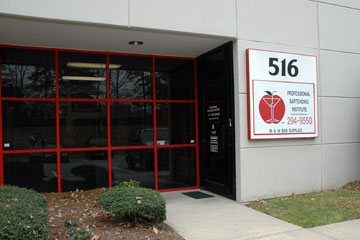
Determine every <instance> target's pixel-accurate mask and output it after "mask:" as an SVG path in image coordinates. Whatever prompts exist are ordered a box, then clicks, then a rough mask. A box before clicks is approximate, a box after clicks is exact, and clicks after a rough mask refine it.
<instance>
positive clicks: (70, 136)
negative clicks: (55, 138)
mask: <svg viewBox="0 0 360 240" xmlns="http://www.w3.org/2000/svg"><path fill="white" fill-rule="evenodd" d="M106 119H107V118H106V103H105V102H61V103H60V145H61V147H63V148H79V147H87V148H89V147H107V120H106Z"/></svg>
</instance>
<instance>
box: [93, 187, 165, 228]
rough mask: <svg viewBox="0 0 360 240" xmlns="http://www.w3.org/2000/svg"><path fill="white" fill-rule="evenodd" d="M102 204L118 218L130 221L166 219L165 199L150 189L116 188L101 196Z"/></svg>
mask: <svg viewBox="0 0 360 240" xmlns="http://www.w3.org/2000/svg"><path fill="white" fill-rule="evenodd" d="M100 203H101V205H103V206H104V208H105V209H106V210H107V211H109V212H112V213H114V214H115V216H116V217H118V218H124V219H127V220H129V221H135V222H138V221H150V222H162V221H164V220H165V219H166V207H165V201H164V199H163V198H162V196H160V194H159V193H158V192H156V191H154V190H152V189H149V188H141V187H121V186H116V187H113V188H111V189H109V190H108V191H107V192H105V193H103V194H102V195H100Z"/></svg>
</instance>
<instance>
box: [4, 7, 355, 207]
mask: <svg viewBox="0 0 360 240" xmlns="http://www.w3.org/2000/svg"><path fill="white" fill-rule="evenodd" d="M359 30H360V3H359V2H358V1H357V0H318V1H310V0H293V1H288V0H271V1H266V0H225V1H224V0H211V1H208V0H196V1H190V0H173V1H166V0H152V1H149V0H106V1H100V0H92V1H84V0H79V1H69V0H63V1H44V0H35V1H25V0H12V1H10V0H1V1H0V32H1V34H0V59H1V60H0V61H1V62H0V64H1V69H0V76H1V86H0V89H1V95H0V98H1V104H0V114H1V118H0V119H1V121H0V125H1V132H0V133H1V140H0V143H1V145H2V148H1V149H0V184H13V185H19V186H24V187H29V188H35V189H37V190H39V191H72V190H75V189H77V188H79V189H90V188H95V187H109V186H110V187H111V186H115V185H116V184H118V183H119V182H121V181H125V180H129V179H136V180H138V181H140V182H141V184H142V185H144V186H146V187H151V188H154V189H156V190H158V191H173V190H186V189H198V188H205V189H208V190H210V191H213V192H216V193H219V194H222V195H224V196H227V197H229V198H232V199H236V200H237V201H240V202H245V201H250V200H255V199H261V198H270V197H277V196H285V195H290V194H292V193H295V194H301V193H307V192H314V191H320V190H326V189H333V188H337V187H340V186H342V185H343V184H345V183H347V182H349V181H353V180H358V179H360V158H359V155H360V125H359V124H358V122H359V120H360V111H359V109H360V84H359V83H357V81H359V80H360V68H359V66H360V31H359ZM248 49H260V50H265V51H274V52H281V53H292V54H301V55H310V56H315V57H316V69H317V73H316V74H317V76H316V77H317V113H316V114H317V116H318V119H317V120H318V137H311V138H296V139H263V140H249V138H248V130H249V129H248V114H249V113H248V94H250V93H249V92H248V86H247V82H248V80H247V74H248V70H247V66H248V65H247V57H246V54H247V50H248Z"/></svg>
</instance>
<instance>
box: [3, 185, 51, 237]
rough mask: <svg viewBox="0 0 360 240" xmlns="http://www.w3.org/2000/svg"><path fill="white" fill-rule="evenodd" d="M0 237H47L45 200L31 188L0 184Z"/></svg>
mask: <svg viewBox="0 0 360 240" xmlns="http://www.w3.org/2000/svg"><path fill="white" fill-rule="evenodd" d="M0 213H1V214H0V239H2V240H8V239H9V240H10V239H11V240H12V239H14V240H22V239H24V240H25V239H26V240H32V239H49V232H48V229H47V222H48V210H47V201H46V199H45V198H44V197H43V196H42V195H41V194H40V193H37V192H35V191H33V190H28V189H25V188H19V187H15V186H6V185H4V186H0Z"/></svg>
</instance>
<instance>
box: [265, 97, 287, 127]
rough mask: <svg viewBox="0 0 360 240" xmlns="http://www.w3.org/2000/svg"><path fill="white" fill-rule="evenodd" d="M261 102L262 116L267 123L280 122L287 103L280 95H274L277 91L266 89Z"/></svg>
mask: <svg viewBox="0 0 360 240" xmlns="http://www.w3.org/2000/svg"><path fill="white" fill-rule="evenodd" d="M265 92H266V95H264V96H263V97H262V98H261V100H260V103H259V112H260V116H261V118H262V119H263V120H264V122H266V123H267V124H270V123H274V124H278V123H279V122H280V121H281V120H282V118H283V117H284V114H285V104H284V101H283V99H282V98H281V97H280V96H279V95H274V93H275V92H276V91H273V92H270V91H265Z"/></svg>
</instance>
